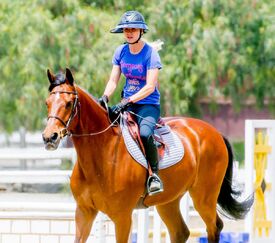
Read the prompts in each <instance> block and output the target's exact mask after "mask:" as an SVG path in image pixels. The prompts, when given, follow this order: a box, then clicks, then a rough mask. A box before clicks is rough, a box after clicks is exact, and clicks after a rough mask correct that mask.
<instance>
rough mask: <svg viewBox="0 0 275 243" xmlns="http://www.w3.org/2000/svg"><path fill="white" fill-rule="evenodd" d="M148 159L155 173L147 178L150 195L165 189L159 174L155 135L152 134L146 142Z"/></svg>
mask: <svg viewBox="0 0 275 243" xmlns="http://www.w3.org/2000/svg"><path fill="white" fill-rule="evenodd" d="M144 149H145V153H146V159H147V161H148V162H149V164H150V167H151V169H152V172H153V174H152V175H151V176H149V178H148V180H147V189H148V193H149V195H152V194H156V193H159V192H162V191H163V184H162V181H161V179H160V178H159V176H158V170H159V168H158V152H157V146H156V143H155V140H154V138H153V136H150V137H149V138H148V139H147V141H146V142H145V143H144Z"/></svg>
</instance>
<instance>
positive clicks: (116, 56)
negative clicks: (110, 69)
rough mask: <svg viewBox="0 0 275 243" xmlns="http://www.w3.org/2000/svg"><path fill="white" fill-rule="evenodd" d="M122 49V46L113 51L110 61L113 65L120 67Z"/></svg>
mask: <svg viewBox="0 0 275 243" xmlns="http://www.w3.org/2000/svg"><path fill="white" fill-rule="evenodd" d="M123 47H124V45H121V46H119V47H118V48H117V49H116V50H115V53H114V55H113V60H112V64H113V65H120V61H121V51H122V49H123Z"/></svg>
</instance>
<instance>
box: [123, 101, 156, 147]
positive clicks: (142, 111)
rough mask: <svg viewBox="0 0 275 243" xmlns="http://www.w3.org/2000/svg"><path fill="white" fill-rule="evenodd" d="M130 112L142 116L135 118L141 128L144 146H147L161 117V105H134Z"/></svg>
mask: <svg viewBox="0 0 275 243" xmlns="http://www.w3.org/2000/svg"><path fill="white" fill-rule="evenodd" d="M128 110H129V111H133V112H134V113H136V114H137V115H139V116H140V117H139V116H136V117H135V118H136V121H137V124H138V126H139V131H140V137H141V139H142V142H143V144H147V141H148V138H149V137H150V136H151V135H152V134H153V132H154V128H155V126H156V123H157V121H158V119H159V117H160V107H159V105H140V104H133V105H132V106H130V107H129V108H128ZM141 117H142V118H141Z"/></svg>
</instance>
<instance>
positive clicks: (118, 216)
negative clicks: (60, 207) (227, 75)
mask: <svg viewBox="0 0 275 243" xmlns="http://www.w3.org/2000/svg"><path fill="white" fill-rule="evenodd" d="M48 78H49V81H50V87H49V91H50V93H49V96H48V98H47V101H46V104H47V107H48V122H47V125H46V128H45V130H44V132H43V139H44V142H45V146H46V148H47V149H56V148H57V147H58V144H59V141H60V139H61V138H62V137H64V136H66V135H67V134H68V133H70V134H71V135H72V139H73V143H74V146H75V149H76V152H77V162H76V164H75V167H74V169H73V173H72V176H71V190H72V193H73V196H74V198H75V200H76V203H77V208H76V213H75V220H76V238H75V243H84V242H86V240H87V238H88V236H89V233H90V230H91V227H92V224H93V221H94V219H95V217H96V215H97V212H98V211H101V212H103V213H105V214H106V215H108V216H109V217H110V219H111V220H112V221H113V222H114V224H115V232H116V242H118V243H126V242H128V238H129V234H130V229H131V221H132V212H133V210H134V209H135V208H136V205H137V203H138V202H139V200H140V198H142V197H144V191H145V190H144V189H145V183H146V178H147V175H148V172H147V171H146V169H145V168H144V167H142V166H141V165H140V164H138V163H136V162H135V161H134V160H133V158H132V157H131V156H130V154H129V153H128V152H127V150H126V147H125V143H124V140H123V138H122V136H121V131H120V128H119V127H114V126H112V124H110V121H109V119H108V114H107V112H106V110H105V109H104V108H102V107H101V106H100V105H99V104H98V103H97V100H96V99H94V98H93V97H92V96H91V95H90V94H88V93H87V92H85V91H84V90H83V89H81V88H80V87H78V86H76V85H75V84H74V79H73V76H72V74H71V72H70V70H69V69H66V75H63V74H58V75H56V76H55V75H53V74H52V73H51V72H50V71H49V70H48ZM165 121H166V123H167V124H168V125H169V126H170V127H171V129H172V130H173V131H175V132H176V133H177V134H178V135H179V136H180V139H181V141H182V144H183V146H184V148H185V155H184V157H183V159H182V161H180V162H179V163H178V164H176V165H173V166H171V167H169V168H167V169H163V170H161V171H160V177H161V178H162V180H163V184H164V192H162V193H160V194H157V195H153V196H149V195H145V198H144V200H143V203H144V205H146V206H153V205H156V208H157V211H158V213H159V215H160V217H161V219H162V220H163V222H164V223H165V224H166V226H167V228H168V231H169V234H170V239H171V242H173V243H180V242H186V240H187V239H188V237H189V230H188V228H187V226H186V224H185V222H184V220H183V218H182V215H181V212H180V206H179V203H180V199H181V198H182V196H183V195H184V194H185V192H187V191H189V193H190V195H191V197H192V199H193V203H194V206H195V208H196V210H197V211H198V212H199V214H200V216H201V217H202V219H203V220H204V222H205V224H206V227H207V234H208V242H219V235H220V232H221V230H222V228H223V222H222V220H221V218H220V217H219V215H218V213H217V210H216V206H217V203H218V204H219V206H220V207H221V209H223V212H224V213H226V215H228V216H230V217H231V218H234V219H240V218H243V217H244V216H245V215H246V213H247V211H248V210H249V208H250V207H251V205H252V203H253V198H249V199H247V200H245V201H244V202H242V203H240V202H238V201H236V200H235V198H234V196H236V194H238V191H235V190H233V189H232V163H233V155H232V150H231V147H230V144H229V142H228V141H227V140H226V139H225V138H223V136H222V135H221V134H220V133H219V132H218V131H217V130H216V129H215V128H213V127H212V126H210V125H209V124H207V123H205V122H203V121H201V120H197V119H192V118H182V117H178V118H166V119H165Z"/></svg>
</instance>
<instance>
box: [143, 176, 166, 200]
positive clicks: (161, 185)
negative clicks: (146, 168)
mask: <svg viewBox="0 0 275 243" xmlns="http://www.w3.org/2000/svg"><path fill="white" fill-rule="evenodd" d="M153 179H155V180H157V181H158V182H159V183H160V188H159V189H158V190H156V191H150V184H151V181H152V180H153ZM147 192H148V194H149V196H151V195H154V194H157V193H160V192H163V183H162V181H161V179H160V178H159V176H158V175H157V174H155V173H153V174H152V175H150V176H149V177H148V179H147Z"/></svg>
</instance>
